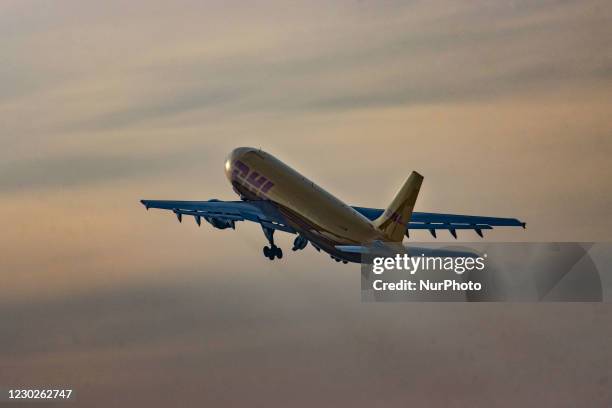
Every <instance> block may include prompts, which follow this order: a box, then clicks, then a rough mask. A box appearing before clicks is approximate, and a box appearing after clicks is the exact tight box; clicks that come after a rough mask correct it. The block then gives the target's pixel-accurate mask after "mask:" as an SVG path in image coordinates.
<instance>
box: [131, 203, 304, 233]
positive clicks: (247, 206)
mask: <svg viewBox="0 0 612 408" xmlns="http://www.w3.org/2000/svg"><path fill="white" fill-rule="evenodd" d="M140 202H141V203H142V204H143V205H144V206H145V207H146V209H147V210H148V209H149V208H157V209H161V210H168V211H172V212H173V213H174V214H175V215H176V218H177V219H178V220H179V222H181V221H182V220H183V216H184V215H187V216H192V217H193V218H194V220H195V222H196V223H197V224H198V225H200V224H201V222H202V218H204V220H206V221H207V222H208V223H209V224H211V225H212V226H213V227H215V228H219V229H225V228H232V229H235V228H236V224H235V223H236V221H252V222H256V223H258V224H261V226H262V227H265V228H270V229H274V230H281V231H285V232H289V233H295V230H294V229H293V228H291V227H289V226H288V225H287V224H286V223H285V220H284V218H283V217H282V215H281V214H280V213H279V212H278V210H277V209H276V207H274V206H273V205H272V204H270V203H269V202H266V201H248V202H247V201H220V200H209V201H166V200H141V201H140Z"/></svg>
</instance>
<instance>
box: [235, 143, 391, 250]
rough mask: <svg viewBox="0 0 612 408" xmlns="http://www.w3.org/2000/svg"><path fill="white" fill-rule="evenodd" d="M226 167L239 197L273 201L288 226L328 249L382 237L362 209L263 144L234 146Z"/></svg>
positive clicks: (363, 242)
mask: <svg viewBox="0 0 612 408" xmlns="http://www.w3.org/2000/svg"><path fill="white" fill-rule="evenodd" d="M225 173H226V176H227V178H228V179H229V180H230V182H231V183H232V186H233V187H234V190H235V191H236V192H237V193H238V194H239V195H240V196H241V197H242V198H244V199H247V200H269V201H270V202H272V203H274V204H275V205H276V206H277V207H278V209H279V211H280V212H281V213H282V214H283V216H284V217H285V218H286V220H287V223H288V224H289V225H290V226H291V227H293V228H294V229H296V230H297V231H298V232H300V233H301V234H303V235H305V236H306V237H307V238H308V239H309V240H310V241H312V242H313V243H315V244H316V245H318V246H320V247H321V248H322V249H325V250H326V251H328V252H333V253H337V251H336V250H335V248H334V245H339V244H365V243H369V242H372V241H374V240H378V239H383V237H382V235H381V233H380V231H379V230H377V229H376V228H375V227H374V225H373V224H372V222H370V220H368V219H367V218H366V217H364V216H363V215H362V214H360V213H359V212H357V211H356V210H355V209H353V208H352V207H350V206H349V205H347V204H345V203H343V202H342V201H341V200H339V199H338V198H336V197H335V196H333V195H332V194H330V193H328V192H327V191H325V190H324V189H322V188H321V187H319V186H318V185H316V184H315V183H314V182H312V181H310V180H308V179H307V178H306V177H304V176H302V175H301V174H300V173H298V172H297V171H295V170H293V169H292V168H291V167H289V166H287V165H286V164H285V163H283V162H282V161H280V160H278V159H277V158H275V157H274V156H272V155H271V154H269V153H266V152H264V151H262V150H258V149H253V148H247V147H240V148H237V149H234V150H233V151H232V152H231V153H230V155H229V156H228V158H227V161H226V163H225Z"/></svg>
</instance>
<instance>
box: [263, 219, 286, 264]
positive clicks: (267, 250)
mask: <svg viewBox="0 0 612 408" xmlns="http://www.w3.org/2000/svg"><path fill="white" fill-rule="evenodd" d="M261 228H262V229H263V232H264V235H265V236H266V238H267V239H268V242H269V243H270V246H265V247H263V254H264V256H265V257H266V258H268V259H269V260H273V259H274V258H278V259H281V258H282V257H283V250H282V249H280V248H279V247H277V246H276V245H274V230H273V229H272V228H267V227H264V226H262V227H261Z"/></svg>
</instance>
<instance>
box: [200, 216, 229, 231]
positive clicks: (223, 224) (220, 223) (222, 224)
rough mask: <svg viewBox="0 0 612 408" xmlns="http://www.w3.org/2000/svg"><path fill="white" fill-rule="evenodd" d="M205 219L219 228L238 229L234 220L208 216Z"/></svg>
mask: <svg viewBox="0 0 612 408" xmlns="http://www.w3.org/2000/svg"><path fill="white" fill-rule="evenodd" d="M205 219H206V221H208V223H209V224H210V225H212V226H213V227H215V228H218V229H226V228H231V229H236V223H235V222H234V220H226V219H223V218H217V217H206V218H205Z"/></svg>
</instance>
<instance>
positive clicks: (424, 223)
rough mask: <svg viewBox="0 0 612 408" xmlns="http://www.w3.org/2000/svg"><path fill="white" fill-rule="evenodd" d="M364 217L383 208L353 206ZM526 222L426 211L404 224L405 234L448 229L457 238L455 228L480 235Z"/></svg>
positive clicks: (416, 213) (374, 215)
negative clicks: (413, 230)
mask: <svg viewBox="0 0 612 408" xmlns="http://www.w3.org/2000/svg"><path fill="white" fill-rule="evenodd" d="M353 208H354V209H355V210H357V211H358V212H360V213H361V214H362V215H364V216H365V217H366V218H368V219H370V220H375V219H376V218H378V217H379V216H380V215H381V214H382V213H383V211H384V210H382V209H379V208H366V207H353ZM525 226H526V224H525V223H524V222H522V221H519V220H517V219H516V218H501V217H481V216H476V215H458V214H440V213H427V212H416V211H415V212H413V213H412V217H411V218H410V221H409V222H408V223H407V224H406V235H408V231H409V230H411V229H421V230H422V229H425V230H429V232H430V233H431V235H433V236H434V238H435V237H436V231H437V230H448V231H449V232H450V233H451V234H452V235H453V237H455V238H457V230H465V229H469V230H474V231H476V233H477V234H478V235H480V236H481V237H482V231H483V230H489V229H493V227H523V228H525Z"/></svg>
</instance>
